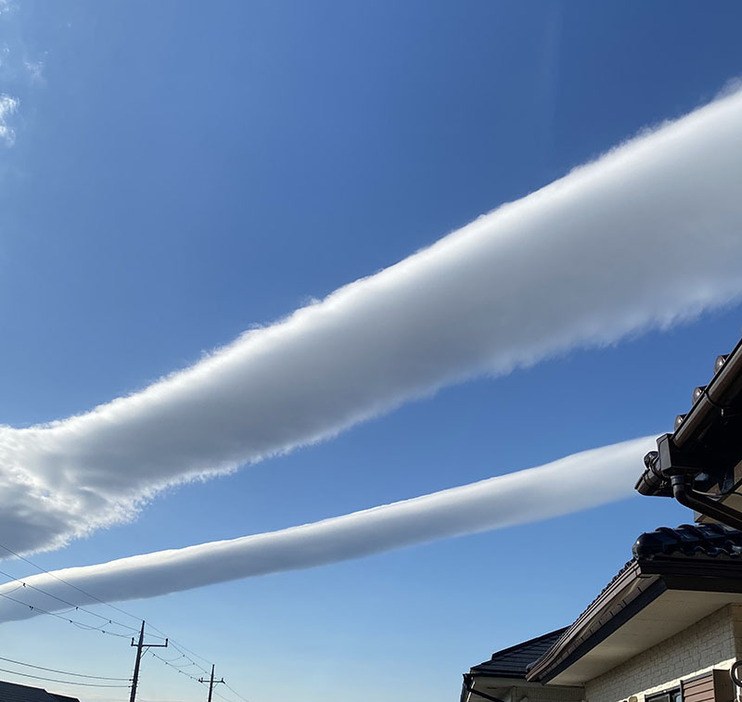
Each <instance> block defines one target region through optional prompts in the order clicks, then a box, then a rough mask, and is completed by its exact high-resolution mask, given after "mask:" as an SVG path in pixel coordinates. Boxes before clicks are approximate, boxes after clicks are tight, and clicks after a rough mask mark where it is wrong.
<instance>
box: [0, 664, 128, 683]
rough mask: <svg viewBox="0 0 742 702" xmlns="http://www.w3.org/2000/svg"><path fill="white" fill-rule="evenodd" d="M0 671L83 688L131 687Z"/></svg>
mask: <svg viewBox="0 0 742 702" xmlns="http://www.w3.org/2000/svg"><path fill="white" fill-rule="evenodd" d="M0 671H2V672H3V673H10V674H11V675H20V676H21V677H24V678H33V679H34V680H44V681H46V682H53V683H60V684H62V685H84V686H85V687H116V688H124V687H126V688H128V687H131V686H130V685H108V684H102V683H88V682H80V681H79V680H74V681H70V680H58V679H56V678H45V677H42V676H41V675H31V673H21V672H20V671H18V670H8V669H7V668H0Z"/></svg>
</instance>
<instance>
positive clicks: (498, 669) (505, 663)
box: [471, 627, 567, 679]
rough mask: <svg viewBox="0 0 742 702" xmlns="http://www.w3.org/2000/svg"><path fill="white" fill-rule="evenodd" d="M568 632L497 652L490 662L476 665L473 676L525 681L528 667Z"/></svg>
mask: <svg viewBox="0 0 742 702" xmlns="http://www.w3.org/2000/svg"><path fill="white" fill-rule="evenodd" d="M566 630H567V629H566V627H565V628H564V629H557V630H556V631H552V632H550V633H548V634H543V635H542V636H538V637H536V638H535V639H530V640H529V641H524V642H523V643H520V644H517V645H516V646H511V647H510V648H504V649H503V650H502V651H497V652H495V653H493V654H492V658H490V659H489V660H488V661H485V662H484V663H480V664H479V665H475V666H474V667H473V668H472V669H471V674H473V675H477V676H479V675H487V676H490V677H495V678H519V679H525V677H526V672H527V671H528V667H529V666H530V665H531V664H532V663H535V662H536V661H537V660H538V659H539V658H541V656H543V655H544V653H546V652H547V651H548V650H549V649H550V648H551V647H552V646H553V645H554V644H555V643H556V642H557V640H558V639H559V637H560V636H561V635H562V634H563V633H564V632H565V631H566Z"/></svg>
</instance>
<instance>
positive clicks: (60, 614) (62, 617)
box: [0, 543, 250, 702]
mask: <svg viewBox="0 0 742 702" xmlns="http://www.w3.org/2000/svg"><path fill="white" fill-rule="evenodd" d="M0 548H2V549H3V550H4V551H6V552H8V553H9V554H11V555H12V556H14V557H15V558H17V559H19V560H21V561H23V562H24V563H27V564H28V565H30V566H32V567H33V568H35V569H36V570H38V571H40V572H42V573H45V574H46V575H48V576H50V577H52V578H54V579H55V580H57V581H58V582H60V583H62V584H64V585H67V586H68V587H70V588H72V589H74V590H77V591H78V592H79V593H81V594H83V595H85V596H86V597H88V598H89V599H91V600H93V601H95V602H97V603H99V604H101V605H103V606H105V607H110V608H111V609H113V610H115V611H117V612H120V613H121V614H124V615H125V616H127V617H129V618H131V619H133V620H134V621H136V622H137V623H139V624H142V623H144V620H143V619H142V618H141V617H137V616H136V615H134V614H132V613H131V612H127V611H126V610H125V609H123V608H122V607H118V606H116V605H114V604H111V603H110V602H106V601H105V600H102V599H100V598H99V597H97V596H95V595H93V594H92V593H91V592H88V591H86V590H84V589H83V588H81V587H78V586H77V585H74V584H73V583H70V582H68V581H67V580H65V579H64V578H62V577H60V576H58V575H57V574H55V573H53V572H51V571H49V570H47V569H46V568H43V567H42V566H40V565H38V564H37V563H34V562H33V561H31V560H30V559H29V558H26V557H25V556H22V555H21V554H19V553H17V552H16V551H14V550H13V549H11V548H9V547H8V546H5V545H4V544H2V543H0ZM0 574H1V575H4V576H5V577H7V578H9V579H10V582H18V583H19V585H18V587H16V588H14V589H13V590H11V591H10V592H16V591H17V590H20V589H23V588H25V587H28V588H30V589H33V590H35V591H36V592H39V593H41V594H42V595H46V596H47V597H51V598H52V599H55V600H57V601H58V602H61V603H62V604H66V605H67V606H68V607H70V609H69V610H63V611H62V612H51V611H48V610H45V609H43V608H42V607H38V606H36V605H31V604H29V603H28V602H23V601H22V600H18V599H16V598H14V597H10V595H9V593H0V597H3V598H5V599H8V600H10V601H12V602H15V603H17V604H19V605H21V606H24V607H28V608H29V609H31V610H33V611H35V612H39V613H41V614H45V615H49V616H52V617H55V618H57V619H60V620H62V621H66V622H68V623H70V624H72V625H74V626H76V627H78V628H80V629H83V630H87V631H100V632H101V633H103V634H107V635H110V636H116V637H119V638H125V639H128V638H129V637H130V634H121V633H117V632H113V631H110V630H107V629H105V628H104V627H105V626H106V624H112V625H114V626H119V627H121V628H123V629H127V630H129V631H130V632H134V633H136V632H137V631H138V629H137V628H135V627H132V626H130V625H128V624H123V623H122V622H119V621H116V620H114V619H110V618H107V617H105V616H104V615H101V614H98V613H97V612H93V611H91V610H89V609H87V608H86V607H82V606H79V605H75V604H73V603H72V602H69V601H68V600H65V599H64V598H62V597H59V596H57V595H54V594H52V593H50V592H47V591H46V590H44V589H43V588H40V587H38V586H36V585H31V584H27V583H26V582H24V581H23V580H22V579H19V578H15V577H13V576H12V575H10V574H9V573H6V572H4V571H2V570H0ZM72 611H80V612H84V613H85V614H88V615H91V616H94V617H96V618H98V619H102V620H103V623H102V624H101V625H100V626H97V627H95V626H91V625H90V624H86V623H85V622H80V621H76V620H74V619H72V618H70V617H68V616H65V614H66V613H67V612H72ZM148 629H149V630H151V631H153V632H155V635H156V636H157V635H158V634H159V636H160V637H161V638H162V639H166V640H167V641H168V643H169V644H170V645H171V646H172V647H173V648H174V649H175V650H176V651H177V652H178V653H180V654H181V655H180V656H179V657H178V658H174V659H171V660H170V661H168V660H167V659H165V658H163V657H162V656H160V655H158V654H156V653H155V652H154V651H152V650H151V649H147V652H148V653H150V654H152V655H153V656H154V657H155V658H157V659H158V660H160V661H161V662H163V663H165V665H167V666H169V667H170V668H173V670H176V671H177V672H178V673H180V674H182V675H185V676H186V677H188V678H190V679H191V680H194V681H195V682H199V679H198V678H196V677H194V676H193V675H191V674H190V673H188V672H186V671H185V670H183V669H184V668H189V667H191V666H193V667H195V668H197V669H198V670H199V671H201V672H202V673H204V674H205V675H209V673H210V671H209V670H208V669H207V668H205V667H204V666H203V665H201V664H200V663H197V662H196V661H195V660H193V658H191V656H194V657H195V658H198V659H200V660H201V661H203V662H204V663H205V664H206V665H207V666H211V665H212V663H211V661H209V660H208V659H207V658H204V657H203V656H201V655H199V654H198V653H196V652H195V651H192V650H191V649H189V648H187V647H186V646H184V645H183V644H181V643H179V642H177V641H174V640H173V639H171V638H169V637H168V636H167V635H166V634H165V633H164V632H163V631H161V630H160V629H158V628H157V627H155V626H154V625H152V624H148ZM189 654H190V655H189ZM180 658H185V659H186V660H188V661H189V664H188V665H184V666H178V665H173V662H174V661H177V660H180ZM0 660H4V659H2V658H1V657H0ZM21 665H23V664H21ZM0 670H2V669H0ZM5 672H12V671H5ZM18 674H19V675H21V673H18ZM26 677H32V676H29V675H28V674H26ZM39 679H43V678H39ZM119 680H123V678H119ZM50 682H64V681H56V680H50ZM68 684H77V685H83V684H85V683H82V682H75V683H68ZM88 685H90V683H88ZM122 687H128V686H126V685H124V686H122ZM225 687H227V688H229V690H230V691H231V692H232V693H233V694H234V695H236V696H237V697H238V698H239V699H240V700H242V701H243V702H250V701H249V700H247V698H245V697H243V696H242V695H240V694H239V693H238V692H237V691H236V690H234V688H232V687H231V686H229V685H228V684H226V683H225ZM215 694H218V693H216V691H215ZM219 696H220V697H222V699H227V698H225V697H223V696H222V695H219Z"/></svg>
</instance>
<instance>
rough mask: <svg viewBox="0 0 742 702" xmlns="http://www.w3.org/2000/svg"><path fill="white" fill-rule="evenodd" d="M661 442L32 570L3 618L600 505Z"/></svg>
mask: <svg viewBox="0 0 742 702" xmlns="http://www.w3.org/2000/svg"><path fill="white" fill-rule="evenodd" d="M653 446H654V440H653V437H645V438H643V439H636V440H633V441H627V442H624V443H621V444H615V445H613V446H606V447H603V448H600V449H593V450H591V451H584V452H582V453H577V454H574V455H572V456H568V457H567V458H563V459H561V460H558V461H554V462H553V463H549V464H547V465H544V466H540V467H538V468H531V469H529V470H522V471H518V472H517V473H510V474H508V475H502V476H499V477H496V478H490V479H489V480H482V481H481V482H477V483H472V484H471V485H465V486H463V487H458V488H452V489H450V490H442V491H441V492H436V493H433V494H430V495H424V496H423V497H417V498H415V499H411V500H405V501H403V502H395V503H393V504H389V505H384V506H382V507H375V508H373V509H367V510H363V511H361V512H354V513H352V514H346V515H344V516H342V517H335V518H333V519H326V520H324V521H321V522H315V523H314V524H305V525H303V526H299V527H293V528H290V529H283V530H281V531H274V532H269V533H265V534H256V535H253V536H245V537H242V538H239V539H232V540H230V541H216V542H212V543H206V544H200V545H198V546H189V547H187V548H182V549H178V550H170V551H160V552H157V553H148V554H144V555H141V556H133V557H131V558H123V559H120V560H117V561H111V562H109V563H103V564H100V565H94V566H85V567H81V568H66V569H64V570H59V571H54V572H52V573H49V574H47V573H42V574H41V575H35V576H32V577H29V578H25V579H24V580H23V582H24V583H25V585H26V587H23V588H22V591H19V589H20V587H19V584H18V582H11V583H7V584H5V585H2V586H0V621H7V620H10V619H25V618H27V617H33V616H35V615H36V614H39V613H40V612H41V611H55V610H59V609H66V608H67V607H68V606H69V605H73V606H84V605H86V604H95V603H96V601H99V600H103V601H105V602H112V601H121V600H129V599H135V598H141V597H153V596H155V595H163V594H166V593H170V592H177V591H181V590H189V589H192V588H196V587H202V586H204V585H213V584H214V583H219V582H225V581H228V580H236V579H238V578H246V577H250V576H256V575H265V574H268V573H275V572H279V571H286V570H296V569H300V568H311V567H313V566H318V565H323V564H327V563H334V562H337V561H343V560H347V559H350V558H360V557H362V556H368V555H371V554H374V553H380V552H382V551H388V550H391V549H394V548H401V547H404V546H411V545H413V544H419V543H424V542H428V541H433V540H436V539H442V538H447V537H451V536H460V535H462V534H471V533H474V532H479V531H485V530H488V529H496V528H500V527H506V526H513V525H516V524H523V523H526V522H532V521H537V520H540V519H546V518H548V517H555V516H558V515H562V514H567V513H569V512H575V511H578V510H581V509H586V508H588V507H595V506H598V505H600V504H604V503H606V502H611V501H613V500H617V499H621V498H623V497H627V496H628V495H629V494H631V492H632V486H633V483H634V479H635V478H636V475H637V465H640V464H641V457H642V456H643V455H644V453H646V452H647V451H648V450H649V449H650V448H652V447H653ZM71 586H72V587H71ZM88 593H90V594H88ZM91 595H92V596H91Z"/></svg>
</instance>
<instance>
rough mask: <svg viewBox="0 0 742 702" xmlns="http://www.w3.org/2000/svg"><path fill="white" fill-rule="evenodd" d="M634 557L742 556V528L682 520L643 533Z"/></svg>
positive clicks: (636, 545) (636, 543) (634, 548)
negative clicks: (678, 522)
mask: <svg viewBox="0 0 742 702" xmlns="http://www.w3.org/2000/svg"><path fill="white" fill-rule="evenodd" d="M632 550H633V553H634V558H636V559H638V560H641V559H650V560H651V559H657V558H684V557H691V558H719V559H735V560H742V532H740V531H738V530H737V529H732V528H731V527H728V526H724V525H723V524H682V525H681V526H679V527H678V528H677V529H669V528H668V527H660V528H659V529H656V530H655V531H650V532H648V533H646V534H642V535H641V536H640V537H639V538H638V539H637V540H636V542H635V543H634V547H633V549H632Z"/></svg>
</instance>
